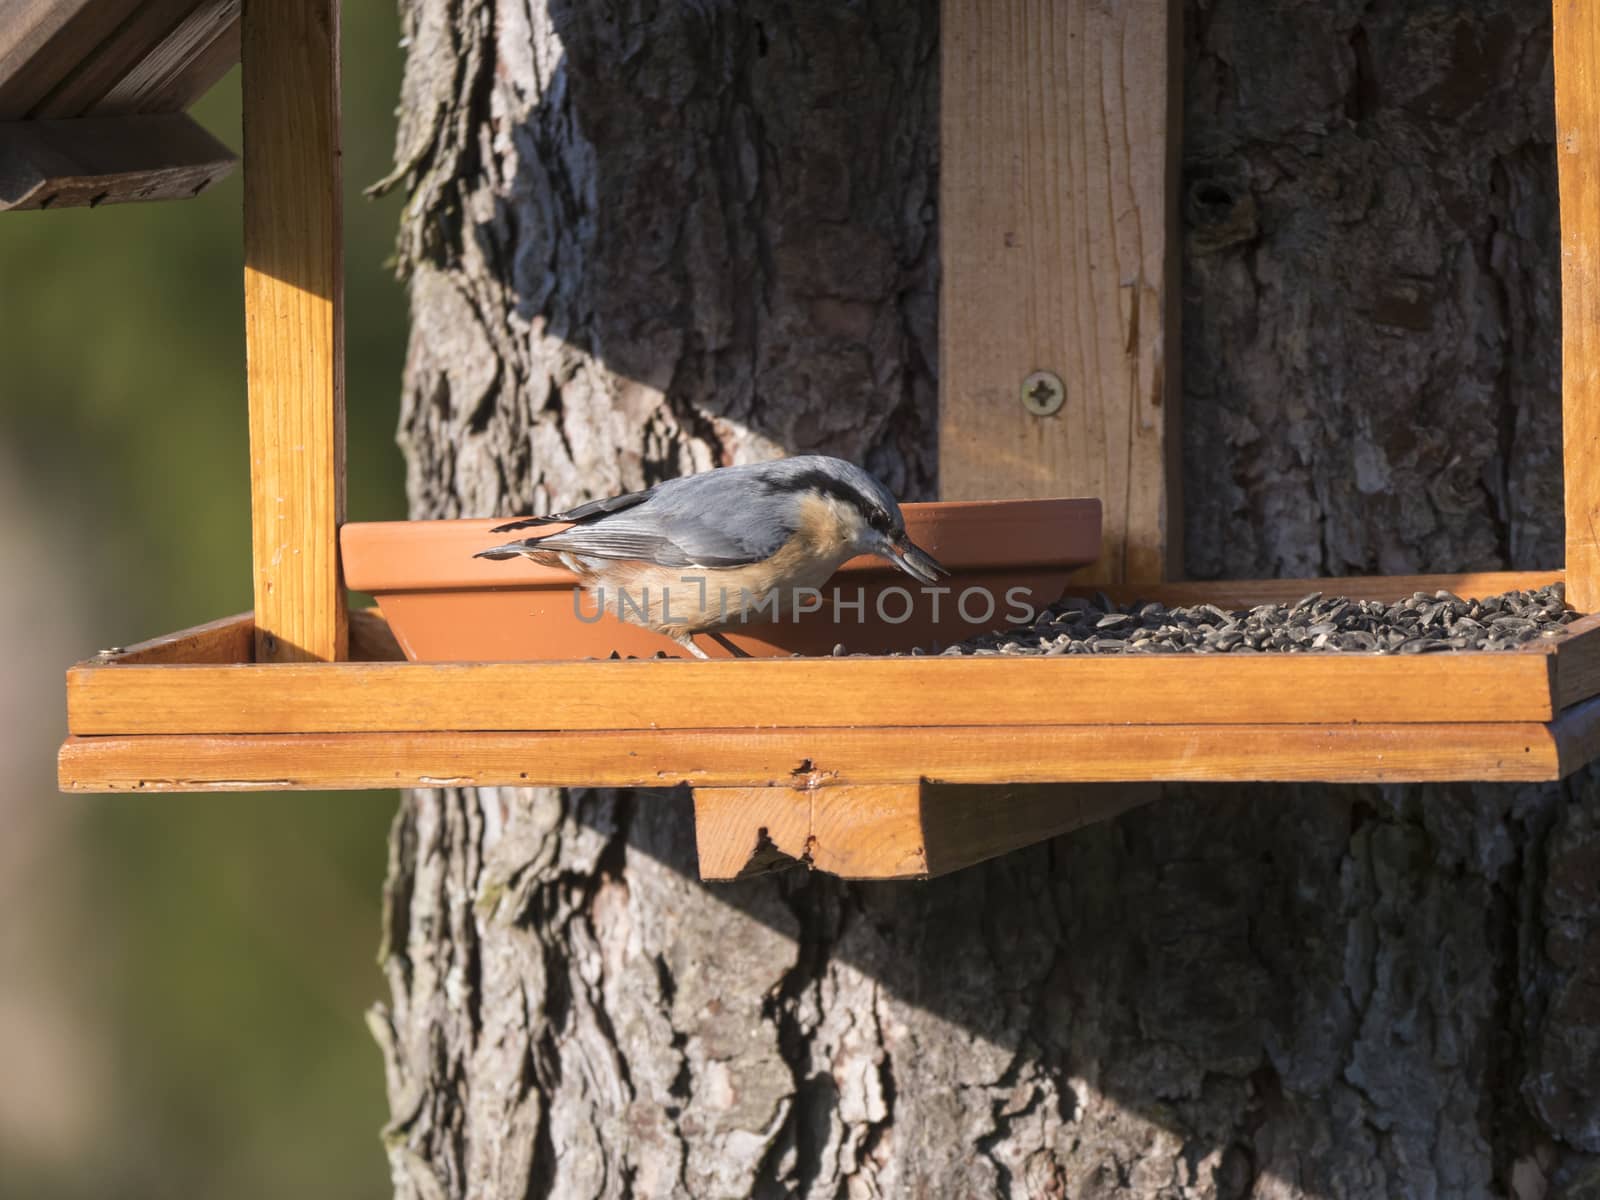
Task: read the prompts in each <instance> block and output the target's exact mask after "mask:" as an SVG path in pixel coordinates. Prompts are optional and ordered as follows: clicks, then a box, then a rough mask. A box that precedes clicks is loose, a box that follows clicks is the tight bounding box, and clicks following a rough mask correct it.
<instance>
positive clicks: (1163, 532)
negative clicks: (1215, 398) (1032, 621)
mask: <svg viewBox="0 0 1600 1200" xmlns="http://www.w3.org/2000/svg"><path fill="white" fill-rule="evenodd" d="M1181 28H1182V10H1181V8H1180V7H1179V6H1178V5H1177V4H1176V3H1175V2H1174V0H1143V2H1141V3H1138V4H1116V5H1106V4H1099V3H1091V2H1090V0H1068V2H1066V3H1062V2H1060V0H944V6H943V9H942V13H941V18H940V34H939V36H940V40H941V46H942V49H941V65H942V73H941V79H940V88H941V100H940V114H941V116H940V130H939V143H940V146H939V150H940V153H939V173H940V185H939V197H940V201H939V202H940V214H939V220H940V252H941V255H940V257H941V270H942V290H941V295H940V305H939V308H940V319H939V481H940V490H941V493H942V495H943V497H944V499H946V500H970V499H982V498H985V497H989V496H1098V497H1100V498H1101V502H1102V503H1103V505H1104V511H1105V527H1104V538H1105V543H1104V550H1103V552H1102V554H1101V559H1100V562H1099V563H1098V564H1097V565H1096V566H1095V567H1093V568H1090V569H1089V570H1087V571H1085V572H1084V573H1083V575H1082V576H1081V578H1083V579H1085V580H1092V581H1094V582H1105V583H1123V582H1127V583H1153V582H1158V581H1160V580H1162V579H1167V578H1172V577H1175V576H1177V575H1178V574H1180V571H1179V569H1178V566H1179V556H1180V550H1181V546H1182V542H1181V538H1180V535H1179V521H1178V514H1179V505H1178V494H1177V493H1178V486H1177V485H1178V480H1179V471H1178V469H1177V466H1176V465H1175V464H1176V456H1177V449H1178V437H1177V430H1178V424H1177V401H1178V395H1179V390H1178V362H1179V346H1178V338H1177V334H1178V317H1177V303H1178V270H1179V262H1178V249H1179V235H1178V222H1177V211H1178V210H1177V193H1178V148H1179V142H1180V136H1179V128H1180V119H1181V104H1182V87H1181V85H1180V78H1179V75H1180V71H1181V68H1182V47H1181V39H1180V31H1181Z"/></svg>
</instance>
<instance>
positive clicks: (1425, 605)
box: [835, 583, 1578, 654]
mask: <svg viewBox="0 0 1600 1200" xmlns="http://www.w3.org/2000/svg"><path fill="white" fill-rule="evenodd" d="M1577 615H1578V614H1577V613H1574V612H1572V611H1570V610H1568V609H1567V607H1566V605H1565V603H1564V601H1563V595H1562V586H1561V584H1559V583H1555V584H1551V585H1549V586H1548V587H1543V588H1539V589H1538V590H1537V591H1527V592H1507V593H1505V594H1504V595H1500V596H1485V597H1482V598H1480V599H1476V600H1463V599H1462V598H1461V597H1460V596H1456V595H1453V594H1451V593H1450V592H1444V591H1439V592H1434V593H1433V594H1432V595H1428V594H1426V593H1423V592H1417V593H1416V594H1414V595H1413V596H1411V597H1410V599H1407V600H1401V601H1399V602H1398V603H1395V604H1384V603H1381V602H1379V601H1376V600H1349V599H1346V598H1344V597H1342V596H1324V595H1323V594H1322V593H1321V592H1312V593H1311V594H1310V595H1309V596H1304V597H1302V598H1301V599H1300V600H1298V601H1296V602H1295V603H1293V604H1260V605H1257V606H1256V607H1255V608H1252V609H1249V610H1237V611H1233V612H1229V611H1227V610H1226V609H1222V608H1218V607H1217V606H1216V605H1214V604H1197V605H1190V606H1187V607H1174V608H1168V607H1167V606H1165V605H1162V604H1156V603H1140V602H1135V603H1133V604H1128V605H1117V604H1113V603H1112V602H1111V600H1109V599H1108V598H1107V597H1106V596H1104V595H1097V596H1096V597H1095V598H1094V599H1092V600H1089V599H1082V598H1079V597H1069V598H1067V599H1064V600H1062V601H1061V602H1060V603H1059V604H1056V605H1055V606H1054V607H1052V608H1051V609H1050V610H1049V611H1048V612H1046V613H1044V614H1043V615H1042V616H1040V617H1039V618H1038V620H1036V621H1035V622H1034V623H1033V624H1032V625H1031V626H1028V627H1026V628H1022V629H1011V630H1007V631H1005V632H1000V633H990V634H985V635H984V636H982V637H978V638H974V639H972V640H971V641H968V642H962V643H960V644H958V645H954V646H950V647H948V648H946V649H940V648H938V647H935V648H933V649H930V650H913V651H912V652H911V653H913V654H1272V653H1279V654H1317V653H1340V652H1345V653H1350V652H1355V653H1368V654H1371V653H1378V654H1427V653H1430V652H1434V651H1441V650H1511V649H1515V648H1516V647H1518V646H1522V645H1525V644H1527V643H1528V642H1533V641H1538V640H1541V639H1545V638H1554V637H1559V636H1561V635H1562V633H1563V631H1564V628H1565V626H1566V625H1567V624H1568V623H1569V622H1571V621H1574V620H1576V619H1577ZM835 653H838V651H837V650H836V651H835Z"/></svg>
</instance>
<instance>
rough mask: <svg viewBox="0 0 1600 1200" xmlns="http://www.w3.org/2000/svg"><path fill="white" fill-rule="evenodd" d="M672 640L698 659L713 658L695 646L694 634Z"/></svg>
mask: <svg viewBox="0 0 1600 1200" xmlns="http://www.w3.org/2000/svg"><path fill="white" fill-rule="evenodd" d="M672 640H673V641H675V642H677V643H678V645H680V646H682V647H683V648H684V649H685V650H687V651H688V652H689V653H690V654H692V655H694V656H695V657H696V658H710V657H711V656H710V655H709V654H707V653H706V652H705V651H704V650H702V649H700V647H699V646H696V645H695V644H694V634H692V633H686V634H684V635H683V636H682V637H675V638H673V639H672Z"/></svg>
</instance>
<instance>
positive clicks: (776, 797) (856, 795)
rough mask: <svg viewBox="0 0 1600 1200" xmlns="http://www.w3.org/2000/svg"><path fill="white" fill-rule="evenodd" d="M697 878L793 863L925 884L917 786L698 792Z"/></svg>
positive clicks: (842, 873) (850, 874) (860, 876)
mask: <svg viewBox="0 0 1600 1200" xmlns="http://www.w3.org/2000/svg"><path fill="white" fill-rule="evenodd" d="M694 837H695V847H696V850H697V852H698V854H699V859H700V878H702V879H706V880H728V879H737V878H739V877H740V876H742V875H748V874H754V873H759V872H760V871H762V870H765V869H770V867H771V866H772V865H774V861H776V862H783V861H786V860H787V861H796V862H800V863H802V864H804V865H805V866H807V867H809V868H811V869H813V870H818V871H826V872H828V873H829V874H831V875H840V876H843V877H844V878H846V879H926V878H928V876H929V874H930V867H929V863H928V854H927V848H926V834H925V831H924V828H923V820H922V788H921V785H920V784H918V783H916V782H915V781H913V782H910V783H891V784H866V785H861V786H849V787H828V788H814V789H810V790H796V789H794V788H787V787H756V788H696V789H695V792H694Z"/></svg>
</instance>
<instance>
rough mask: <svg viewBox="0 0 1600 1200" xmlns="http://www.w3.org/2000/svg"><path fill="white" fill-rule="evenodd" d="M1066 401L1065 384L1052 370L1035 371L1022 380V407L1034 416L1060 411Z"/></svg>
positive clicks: (1045, 415) (1048, 414)
mask: <svg viewBox="0 0 1600 1200" xmlns="http://www.w3.org/2000/svg"><path fill="white" fill-rule="evenodd" d="M1066 402H1067V385H1066V384H1064V383H1062V382H1061V376H1059V375H1057V374H1056V373H1055V372H1054V371H1035V372H1034V373H1033V374H1032V375H1029V376H1028V377H1027V378H1026V379H1024V380H1023V381H1022V407H1023V408H1025V409H1027V410H1028V411H1029V412H1031V413H1032V414H1033V415H1034V416H1036V417H1048V416H1050V415H1052V414H1053V413H1057V412H1060V411H1061V406H1062V405H1063V404H1065V403H1066Z"/></svg>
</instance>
